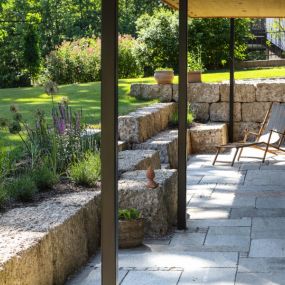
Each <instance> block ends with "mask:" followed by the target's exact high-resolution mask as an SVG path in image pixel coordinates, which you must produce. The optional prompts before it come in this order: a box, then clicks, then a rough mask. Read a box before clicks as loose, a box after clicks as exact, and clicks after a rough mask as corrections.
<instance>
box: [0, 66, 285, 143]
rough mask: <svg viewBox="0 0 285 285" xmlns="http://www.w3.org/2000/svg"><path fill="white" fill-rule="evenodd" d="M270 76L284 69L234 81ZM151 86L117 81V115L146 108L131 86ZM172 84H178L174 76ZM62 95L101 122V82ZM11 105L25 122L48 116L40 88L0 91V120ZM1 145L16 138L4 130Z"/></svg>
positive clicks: (215, 76)
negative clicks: (40, 114) (42, 114)
mask: <svg viewBox="0 0 285 285" xmlns="http://www.w3.org/2000/svg"><path fill="white" fill-rule="evenodd" d="M270 77H285V67H284V68H271V69H259V70H248V71H237V72H236V73H235V78H236V79H249V78H270ZM228 79H229V73H228V72H226V71H221V72H206V73H205V74H203V76H202V80H203V82H218V81H223V80H228ZM135 82H136V83H141V82H144V83H154V82H155V81H154V79H153V77H149V78H137V79H124V80H120V81H119V113H120V114H126V113H128V112H130V111H132V110H134V109H136V108H138V107H141V106H145V105H148V104H150V103H152V102H150V101H148V102H147V101H141V100H136V99H135V98H132V97H130V96H128V93H129V90H130V84H131V83H135ZM174 82H175V83H177V82H178V78H177V76H176V77H175V81H174ZM62 96H66V97H68V98H69V102H70V106H71V107H72V108H74V109H80V108H82V109H83V114H84V117H85V120H86V122H87V123H89V124H96V123H99V122H100V83H99V82H94V83H86V84H71V85H63V86H60V88H59V93H58V94H57V95H56V96H55V101H59V100H60V99H61V97H62ZM11 104H16V105H17V106H18V108H19V109H20V111H21V112H22V114H23V116H24V118H25V119H27V120H28V121H32V120H33V116H34V112H35V111H36V110H37V109H41V110H44V111H45V112H46V114H50V110H51V98H50V97H49V96H48V95H46V94H45V93H44V92H43V88H42V87H33V88H12V89H0V117H6V118H7V117H9V116H10V112H9V107H10V105H11ZM0 136H1V139H0V143H1V144H5V145H7V144H9V145H11V146H13V145H16V144H17V143H18V142H19V139H18V137H17V136H11V135H9V134H7V133H5V132H3V131H0Z"/></svg>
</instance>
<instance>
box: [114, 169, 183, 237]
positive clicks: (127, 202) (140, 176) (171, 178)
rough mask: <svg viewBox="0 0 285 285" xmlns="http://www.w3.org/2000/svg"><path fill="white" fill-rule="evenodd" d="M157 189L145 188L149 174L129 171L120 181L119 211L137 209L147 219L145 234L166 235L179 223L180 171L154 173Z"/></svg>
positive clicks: (161, 170) (163, 170) (158, 171)
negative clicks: (177, 221) (178, 178)
mask: <svg viewBox="0 0 285 285" xmlns="http://www.w3.org/2000/svg"><path fill="white" fill-rule="evenodd" d="M155 174H156V177H155V181H156V182H158V183H159V186H158V187H157V188H156V189H148V188H147V187H146V183H147V179H146V171H142V170H140V171H133V172H126V173H124V174H123V175H122V177H121V179H120V180H119V206H120V208H130V207H131V208H136V209H138V210H140V211H141V213H142V216H143V217H144V218H145V219H146V225H145V234H146V235H147V236H151V237H156V236H161V235H165V234H167V233H168V232H169V230H171V228H172V226H173V225H175V224H176V212H177V171H176V170H174V169H158V170H155Z"/></svg>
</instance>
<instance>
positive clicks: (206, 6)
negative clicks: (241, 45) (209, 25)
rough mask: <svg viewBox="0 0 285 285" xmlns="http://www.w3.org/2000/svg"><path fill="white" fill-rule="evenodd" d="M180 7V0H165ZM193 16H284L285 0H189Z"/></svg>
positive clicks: (191, 15) (189, 12) (175, 6)
mask: <svg viewBox="0 0 285 285" xmlns="http://www.w3.org/2000/svg"><path fill="white" fill-rule="evenodd" d="M163 2H165V3H167V4H168V5H170V6H171V7H173V8H175V9H179V0H163ZM188 3H189V10H188V16H189V17H191V18H282V17H284V15H285V1H284V0H202V1H201V0H188Z"/></svg>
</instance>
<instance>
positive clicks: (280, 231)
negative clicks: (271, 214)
mask: <svg viewBox="0 0 285 285" xmlns="http://www.w3.org/2000/svg"><path fill="white" fill-rule="evenodd" d="M251 237H252V238H253V239H266V238H274V239H284V238H285V218H253V220H252V232H251Z"/></svg>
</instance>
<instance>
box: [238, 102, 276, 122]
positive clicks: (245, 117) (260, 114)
mask: <svg viewBox="0 0 285 285" xmlns="http://www.w3.org/2000/svg"><path fill="white" fill-rule="evenodd" d="M270 104H271V103H270V102H254V103H243V104H242V109H241V112H242V121H244V122H257V123H262V122H263V121H264V118H265V116H266V113H267V112H268V110H269V108H270Z"/></svg>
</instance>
